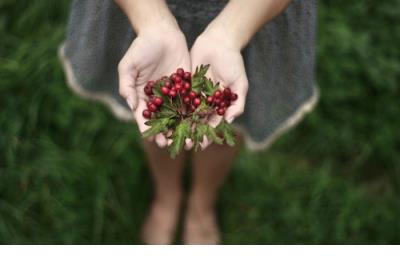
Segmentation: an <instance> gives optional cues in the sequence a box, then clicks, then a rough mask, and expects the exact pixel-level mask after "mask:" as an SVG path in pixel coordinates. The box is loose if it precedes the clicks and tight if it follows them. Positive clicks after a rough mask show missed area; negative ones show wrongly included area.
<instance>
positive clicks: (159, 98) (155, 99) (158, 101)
mask: <svg viewBox="0 0 400 267" xmlns="http://www.w3.org/2000/svg"><path fill="white" fill-rule="evenodd" d="M153 103H154V105H156V106H161V105H162V103H163V100H162V98H161V97H156V98H154V100H153Z"/></svg>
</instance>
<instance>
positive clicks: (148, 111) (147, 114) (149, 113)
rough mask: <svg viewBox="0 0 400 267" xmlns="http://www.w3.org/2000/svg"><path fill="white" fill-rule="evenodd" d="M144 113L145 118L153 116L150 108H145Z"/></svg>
mask: <svg viewBox="0 0 400 267" xmlns="http://www.w3.org/2000/svg"><path fill="white" fill-rule="evenodd" d="M142 115H143V117H144V118H145V119H150V118H151V112H150V110H148V109H145V110H143V113H142Z"/></svg>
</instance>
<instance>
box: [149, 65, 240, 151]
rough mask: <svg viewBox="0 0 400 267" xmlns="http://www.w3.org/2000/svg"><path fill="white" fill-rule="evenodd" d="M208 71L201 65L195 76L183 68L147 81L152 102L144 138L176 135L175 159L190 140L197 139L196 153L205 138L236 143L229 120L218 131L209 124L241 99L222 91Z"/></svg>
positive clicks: (216, 141)
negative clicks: (155, 79) (211, 119)
mask: <svg viewBox="0 0 400 267" xmlns="http://www.w3.org/2000/svg"><path fill="white" fill-rule="evenodd" d="M208 68H209V65H206V66H203V65H201V66H200V67H198V68H196V71H195V72H194V73H193V75H192V74H191V73H190V72H188V71H185V70H184V69H182V68H179V69H177V70H176V72H174V73H173V74H171V75H170V76H169V77H167V76H165V77H162V78H160V79H158V80H157V81H149V82H147V84H146V86H145V87H144V89H143V90H144V93H145V95H146V96H147V97H148V99H147V108H146V109H145V110H143V114H142V115H143V117H144V118H146V119H147V121H146V124H147V125H148V126H150V128H149V129H148V130H146V131H145V132H144V133H143V136H144V137H150V136H154V135H156V134H159V133H162V134H165V135H166V134H167V132H172V135H170V138H171V139H172V140H173V142H172V144H171V145H170V152H171V156H172V157H175V156H176V155H177V154H178V153H179V152H180V151H181V150H182V146H183V143H184V141H185V140H186V139H187V138H190V139H192V140H193V143H194V145H195V150H196V149H197V148H198V147H199V144H200V143H201V141H202V140H203V137H204V136H207V138H209V140H212V141H213V142H214V143H217V144H223V143H224V142H225V143H226V144H228V145H234V143H235V139H234V133H233V130H232V129H231V126H230V125H229V124H228V123H227V122H226V121H225V120H222V121H221V123H220V124H219V125H218V126H217V127H216V128H213V127H211V126H209V125H208V120H209V118H210V116H212V115H214V114H217V115H220V116H223V115H224V114H225V112H226V110H227V109H228V108H229V106H230V105H231V104H232V103H233V102H234V101H235V100H237V99H238V95H237V94H235V93H233V92H232V90H231V89H230V88H228V87H226V88H220V85H219V83H214V82H213V81H212V80H211V79H209V78H207V77H206V73H207V70H208Z"/></svg>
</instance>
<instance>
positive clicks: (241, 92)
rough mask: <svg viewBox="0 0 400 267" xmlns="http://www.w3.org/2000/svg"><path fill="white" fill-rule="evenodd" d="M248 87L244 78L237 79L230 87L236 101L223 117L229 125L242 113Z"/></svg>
mask: <svg viewBox="0 0 400 267" xmlns="http://www.w3.org/2000/svg"><path fill="white" fill-rule="evenodd" d="M248 87H249V85H248V81H247V78H246V77H244V78H242V79H239V80H238V81H237V82H235V83H234V84H232V85H231V89H232V91H233V92H235V93H236V94H237V95H238V99H237V100H236V101H234V102H233V103H232V105H231V106H230V107H229V108H227V109H226V112H225V116H224V117H225V120H226V121H227V122H229V123H231V122H232V121H233V120H234V119H235V118H236V117H238V116H240V115H241V114H242V113H243V112H244V106H245V104H246V96H247V90H248Z"/></svg>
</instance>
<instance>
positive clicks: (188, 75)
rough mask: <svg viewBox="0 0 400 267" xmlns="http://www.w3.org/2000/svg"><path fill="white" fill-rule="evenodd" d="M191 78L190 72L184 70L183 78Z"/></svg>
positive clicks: (187, 79)
mask: <svg viewBox="0 0 400 267" xmlns="http://www.w3.org/2000/svg"><path fill="white" fill-rule="evenodd" d="M191 78H192V74H190V72H188V71H187V72H185V73H184V74H183V79H185V80H186V81H189V80H190V79H191Z"/></svg>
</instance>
